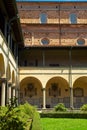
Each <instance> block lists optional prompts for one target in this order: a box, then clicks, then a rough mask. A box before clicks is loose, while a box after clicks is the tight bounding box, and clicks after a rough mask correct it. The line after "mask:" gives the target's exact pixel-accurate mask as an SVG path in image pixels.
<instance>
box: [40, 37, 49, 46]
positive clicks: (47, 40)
mask: <svg viewBox="0 0 87 130" xmlns="http://www.w3.org/2000/svg"><path fill="white" fill-rule="evenodd" d="M49 42H50V41H49V39H48V38H43V39H41V44H42V45H48V44H49Z"/></svg>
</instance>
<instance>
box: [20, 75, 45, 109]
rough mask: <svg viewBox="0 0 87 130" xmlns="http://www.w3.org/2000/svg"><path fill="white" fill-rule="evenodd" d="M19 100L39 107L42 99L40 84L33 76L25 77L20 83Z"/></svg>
mask: <svg viewBox="0 0 87 130" xmlns="http://www.w3.org/2000/svg"><path fill="white" fill-rule="evenodd" d="M20 99H21V100H20V102H21V103H24V102H26V101H27V102H29V103H30V104H32V105H35V106H37V107H41V106H42V104H43V99H42V84H41V82H40V81H39V80H38V79H37V78H35V77H26V78H24V79H23V80H22V81H21V83H20Z"/></svg>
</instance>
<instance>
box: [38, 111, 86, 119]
mask: <svg viewBox="0 0 87 130" xmlns="http://www.w3.org/2000/svg"><path fill="white" fill-rule="evenodd" d="M40 116H41V118H44V117H45V118H46V117H49V118H83V119H87V113H81V112H78V113H74V112H58V113H57V112H56V113H54V112H53V113H52V112H51V113H49V112H48V113H40Z"/></svg>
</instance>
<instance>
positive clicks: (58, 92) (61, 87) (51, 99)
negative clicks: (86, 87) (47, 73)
mask: <svg viewBox="0 0 87 130" xmlns="http://www.w3.org/2000/svg"><path fill="white" fill-rule="evenodd" d="M58 103H64V104H65V106H66V107H70V89H69V84H68V82H67V81H66V80H65V79H64V78H62V77H53V78H51V79H50V80H49V81H48V82H47V84H46V107H54V106H55V105H56V104H58Z"/></svg>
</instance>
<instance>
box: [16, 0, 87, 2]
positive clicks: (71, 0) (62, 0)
mask: <svg viewBox="0 0 87 130" xmlns="http://www.w3.org/2000/svg"><path fill="white" fill-rule="evenodd" d="M16 1H29V2H32V1H37V2H39V1H40V2H43V1H47V2H48V1H49V2H55V1H56V2H87V0H16Z"/></svg>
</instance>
